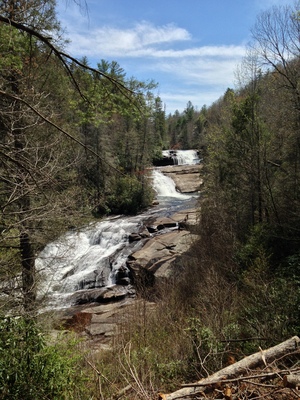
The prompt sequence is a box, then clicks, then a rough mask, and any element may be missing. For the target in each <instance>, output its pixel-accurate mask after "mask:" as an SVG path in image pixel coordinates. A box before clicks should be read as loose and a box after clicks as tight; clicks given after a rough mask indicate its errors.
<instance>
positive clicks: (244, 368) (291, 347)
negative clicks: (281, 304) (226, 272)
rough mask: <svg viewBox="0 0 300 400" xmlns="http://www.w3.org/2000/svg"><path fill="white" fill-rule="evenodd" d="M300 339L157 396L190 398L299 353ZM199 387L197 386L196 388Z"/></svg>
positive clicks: (252, 356)
mask: <svg viewBox="0 0 300 400" xmlns="http://www.w3.org/2000/svg"><path fill="white" fill-rule="evenodd" d="M299 345H300V339H299V337H298V336H294V337H292V338H290V339H288V340H286V341H285V342H282V343H280V344H278V345H276V346H274V347H270V348H269V349H267V350H260V351H259V352H257V353H254V354H251V355H250V356H248V357H245V358H243V359H242V360H240V361H238V362H236V363H235V364H232V365H229V366H228V367H225V368H223V369H221V370H220V371H217V372H215V373H214V374H212V375H210V376H209V377H207V378H204V379H201V380H200V381H198V382H196V383H195V384H193V386H192V387H184V388H182V389H179V390H177V391H176V392H173V393H169V394H159V399H160V400H175V399H181V400H183V399H188V398H190V397H191V396H193V395H195V394H197V392H200V391H203V386H208V385H212V384H214V383H218V382H219V381H221V380H224V379H230V378H233V377H236V376H238V375H241V374H245V373H247V372H248V371H249V370H250V369H254V368H257V367H259V366H261V365H263V364H264V365H267V364H269V363H271V362H273V361H274V360H276V359H278V358H280V357H282V356H284V355H285V354H289V353H292V352H294V351H296V350H298V351H299ZM198 385H199V386H198Z"/></svg>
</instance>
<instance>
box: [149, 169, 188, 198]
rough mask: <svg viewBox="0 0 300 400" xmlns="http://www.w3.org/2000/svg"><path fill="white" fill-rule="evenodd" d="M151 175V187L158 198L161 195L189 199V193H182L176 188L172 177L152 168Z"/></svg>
mask: <svg viewBox="0 0 300 400" xmlns="http://www.w3.org/2000/svg"><path fill="white" fill-rule="evenodd" d="M152 176H153V188H154V190H155V191H156V193H157V196H158V199H161V198H162V197H167V198H170V197H173V198H176V199H182V200H186V199H190V198H191V196H190V195H186V194H182V193H180V192H178V191H177V190H176V186H175V182H174V181H173V179H172V178H170V177H168V176H166V175H164V174H163V173H162V172H161V171H160V170H158V169H154V170H153V172H152Z"/></svg>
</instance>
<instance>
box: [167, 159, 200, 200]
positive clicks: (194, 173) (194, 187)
mask: <svg viewBox="0 0 300 400" xmlns="http://www.w3.org/2000/svg"><path fill="white" fill-rule="evenodd" d="M202 168H203V165H202V164H196V165H174V166H169V167H161V168H160V171H161V172H162V173H163V174H165V175H167V176H169V177H170V178H172V179H173V181H174V182H175V185H176V189H177V190H178V191H179V192H181V193H194V192H198V191H199V190H200V188H201V186H202V185H203V179H202V177H201V175H200V172H201V169H202Z"/></svg>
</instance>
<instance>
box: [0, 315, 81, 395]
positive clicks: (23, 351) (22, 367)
mask: <svg viewBox="0 0 300 400" xmlns="http://www.w3.org/2000/svg"><path fill="white" fill-rule="evenodd" d="M0 351H1V358H0V399H3V400H9V399H11V400H13V399H31V400H42V399H47V400H50V399H52V400H63V399H65V400H67V399H74V398H76V397H75V393H76V392H78V393H79V392H81V391H82V389H83V383H84V377H83V376H82V374H81V371H80V357H79V356H77V351H76V347H75V343H68V345H66V346H65V345H64V344H62V343H61V344H56V345H54V344H53V345H47V344H46V337H45V336H44V335H43V333H42V332H41V330H40V329H39V328H38V326H37V324H36V323H35V322H34V321H33V320H28V319H26V318H21V317H20V318H12V317H6V318H2V319H1V322H0ZM82 395H83V392H82ZM84 398H85V397H80V399H84Z"/></svg>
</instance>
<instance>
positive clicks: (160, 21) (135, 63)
mask: <svg viewBox="0 0 300 400" xmlns="http://www.w3.org/2000/svg"><path fill="white" fill-rule="evenodd" d="M76 2H77V3H78V1H76ZM76 2H75V1H74V0H73V1H72V0H57V4H58V19H59V20H60V21H61V25H62V28H64V29H65V31H66V32H65V36H66V37H67V38H68V39H69V40H70V43H69V44H68V45H67V51H68V52H69V53H70V54H71V55H72V56H74V57H77V58H82V57H83V56H86V57H87V58H88V61H89V64H90V65H91V66H93V67H95V66H96V65H97V63H98V62H100V60H101V59H104V60H107V61H113V60H114V61H117V62H118V63H119V64H120V66H121V67H122V68H123V69H124V71H125V72H126V76H127V77H128V78H130V77H134V78H136V79H138V80H141V81H146V82H148V81H150V80H152V79H153V80H154V81H155V82H157V83H158V88H157V89H156V90H155V94H157V95H159V96H160V97H161V99H162V101H163V103H164V104H165V106H166V112H167V114H168V113H173V112H174V111H175V110H178V111H179V112H182V111H183V110H184V109H185V107H186V105H187V103H188V101H191V102H192V103H193V105H194V107H197V109H199V110H200V109H201V107H202V106H203V105H204V104H205V105H207V106H209V105H210V104H212V103H213V102H214V101H216V100H217V99H218V98H219V97H220V96H222V95H223V94H224V92H225V90H226V89H227V88H228V87H230V88H234V87H235V73H236V70H237V67H238V66H239V65H240V63H241V61H242V59H243V57H244V56H245V49H246V46H247V44H248V43H249V40H250V39H251V33H250V30H251V28H252V27H253V25H254V23H255V20H256V16H257V15H258V14H259V13H260V12H262V11H264V10H266V9H268V8H270V7H272V6H273V5H285V4H294V1H293V0H148V1H146V0H85V1H84V0H81V4H82V7H79V6H78V5H76ZM84 4H86V7H85V6H84Z"/></svg>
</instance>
